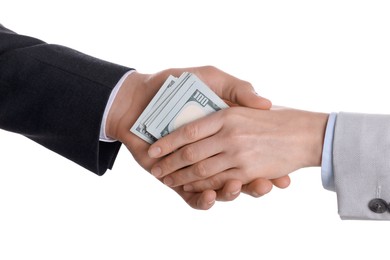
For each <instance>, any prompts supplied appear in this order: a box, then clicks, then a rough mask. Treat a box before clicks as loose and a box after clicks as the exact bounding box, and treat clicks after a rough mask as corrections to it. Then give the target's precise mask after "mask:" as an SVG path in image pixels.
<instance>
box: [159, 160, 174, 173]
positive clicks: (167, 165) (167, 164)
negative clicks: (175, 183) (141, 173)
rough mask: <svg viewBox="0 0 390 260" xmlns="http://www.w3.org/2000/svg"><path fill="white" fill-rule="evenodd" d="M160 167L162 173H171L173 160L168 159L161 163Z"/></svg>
mask: <svg viewBox="0 0 390 260" xmlns="http://www.w3.org/2000/svg"><path fill="white" fill-rule="evenodd" d="M160 167H161V170H162V172H163V173H166V172H171V171H172V170H173V160H172V159H171V158H170V157H167V158H165V159H164V160H162V161H161V163H160Z"/></svg>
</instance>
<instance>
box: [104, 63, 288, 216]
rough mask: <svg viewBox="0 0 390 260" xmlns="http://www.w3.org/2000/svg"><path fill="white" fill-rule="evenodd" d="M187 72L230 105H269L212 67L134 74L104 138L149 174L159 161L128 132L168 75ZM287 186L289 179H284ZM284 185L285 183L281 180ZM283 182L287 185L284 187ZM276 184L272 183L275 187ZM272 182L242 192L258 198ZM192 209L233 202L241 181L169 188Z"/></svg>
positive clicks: (245, 85)
mask: <svg viewBox="0 0 390 260" xmlns="http://www.w3.org/2000/svg"><path fill="white" fill-rule="evenodd" d="M185 71H188V72H191V73H194V74H196V75H197V76H198V77H199V78H200V79H201V80H202V81H204V82H205V83H206V84H207V85H208V86H209V87H210V88H211V89H212V90H213V91H214V92H216V93H217V94H218V95H219V96H220V97H221V98H222V99H224V100H225V101H227V103H229V104H230V105H236V106H237V105H241V106H248V107H252V108H256V109H269V108H270V107H271V102H270V101H268V100H267V99H264V98H262V97H260V96H258V95H257V94H256V93H255V92H254V90H253V87H252V86H251V85H250V84H249V83H248V82H246V81H242V80H239V79H237V78H235V77H233V76H231V75H229V74H226V73H224V72H222V71H221V70H219V69H216V68H214V67H210V66H207V67H199V68H186V69H169V70H164V71H161V72H159V73H156V74H151V75H149V74H140V73H138V72H134V73H132V74H131V75H129V76H128V77H127V79H126V80H125V82H124V84H123V85H122V87H121V89H120V91H119V93H118V94H117V96H116V98H115V100H114V103H113V105H112V107H111V110H110V112H109V115H108V118H107V124H106V134H107V136H109V137H111V138H113V139H116V140H119V141H120V142H122V143H123V144H125V146H126V147H127V148H128V150H129V151H130V152H131V154H132V155H133V157H134V158H135V160H136V161H137V162H138V163H139V164H140V165H141V166H142V167H143V168H144V169H145V170H147V171H149V172H150V170H151V167H152V165H154V164H156V163H157V162H158V161H159V160H161V158H151V157H149V156H148V149H149V146H150V145H149V144H148V143H146V142H145V141H143V140H142V139H140V138H139V137H137V136H136V135H134V134H132V133H131V132H130V130H129V129H130V128H131V127H132V125H133V124H134V123H135V121H136V120H137V118H138V117H139V115H140V114H141V113H142V112H143V110H144V109H145V107H146V106H147V105H148V103H149V102H150V100H151V99H152V98H153V96H154V95H155V94H156V93H157V91H158V89H159V88H160V87H161V85H162V84H163V83H164V81H165V80H166V79H167V77H168V76H169V75H173V76H176V77H178V76H180V75H181V74H182V73H183V72H185ZM287 181H288V183H289V180H287ZM281 182H282V184H284V185H286V183H287V182H286V181H283V180H282V181H281ZM288 183H287V186H288ZM277 184H278V182H276V185H277ZM272 186H273V185H272V182H270V181H268V180H257V182H254V183H253V185H250V186H245V187H244V189H243V191H245V192H247V193H252V194H256V195H258V196H261V195H264V194H266V193H267V192H268V191H269V190H270V189H271V188H272ZM173 189H174V190H175V191H176V192H178V193H179V194H180V195H181V196H182V197H183V199H184V200H185V201H186V202H187V203H188V204H189V205H190V206H192V207H194V208H197V209H208V208H210V207H211V206H212V205H213V203H214V201H215V200H224V201H228V200H233V199H235V198H236V197H237V196H238V195H239V193H240V191H241V182H240V181H236V180H229V181H228V182H226V184H225V185H224V187H220V188H219V190H218V191H217V192H216V191H214V190H205V191H202V192H200V193H193V192H185V191H184V190H183V187H178V186H177V187H175V188H173Z"/></svg>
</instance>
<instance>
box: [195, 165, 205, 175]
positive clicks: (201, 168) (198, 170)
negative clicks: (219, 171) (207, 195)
mask: <svg viewBox="0 0 390 260" xmlns="http://www.w3.org/2000/svg"><path fill="white" fill-rule="evenodd" d="M194 174H195V175H196V176H197V177H200V178H205V177H207V170H206V168H205V165H204V163H197V164H195V165H194Z"/></svg>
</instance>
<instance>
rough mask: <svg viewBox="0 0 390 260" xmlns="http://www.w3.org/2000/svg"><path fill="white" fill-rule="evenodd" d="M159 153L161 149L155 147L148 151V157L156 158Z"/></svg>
mask: <svg viewBox="0 0 390 260" xmlns="http://www.w3.org/2000/svg"><path fill="white" fill-rule="evenodd" d="M160 153H161V148H160V147H158V146H157V147H152V148H150V149H149V151H148V154H149V157H151V158H155V157H157V156H158V155H159V154H160Z"/></svg>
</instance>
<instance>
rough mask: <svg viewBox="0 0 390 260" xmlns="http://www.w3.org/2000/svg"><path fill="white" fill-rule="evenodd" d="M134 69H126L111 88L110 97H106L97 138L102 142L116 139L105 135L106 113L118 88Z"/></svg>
mask: <svg viewBox="0 0 390 260" xmlns="http://www.w3.org/2000/svg"><path fill="white" fill-rule="evenodd" d="M134 71H135V70H130V71H128V72H127V73H126V74H125V75H123V76H122V78H121V79H120V80H119V81H118V83H117V84H116V85H115V87H114V88H113V89H112V92H111V95H110V98H109V99H108V102H107V105H106V109H105V110H104V114H103V119H102V124H101V125H100V135H99V140H100V141H102V142H116V141H117V140H114V139H112V138H110V137H108V136H107V135H106V121H107V117H108V113H109V112H110V109H111V106H112V103H114V100H115V97H116V95H117V94H118V92H119V90H120V88H121V87H122V85H123V82H124V81H125V79H126V78H127V76H129V75H130V74H131V73H133V72H134Z"/></svg>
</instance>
